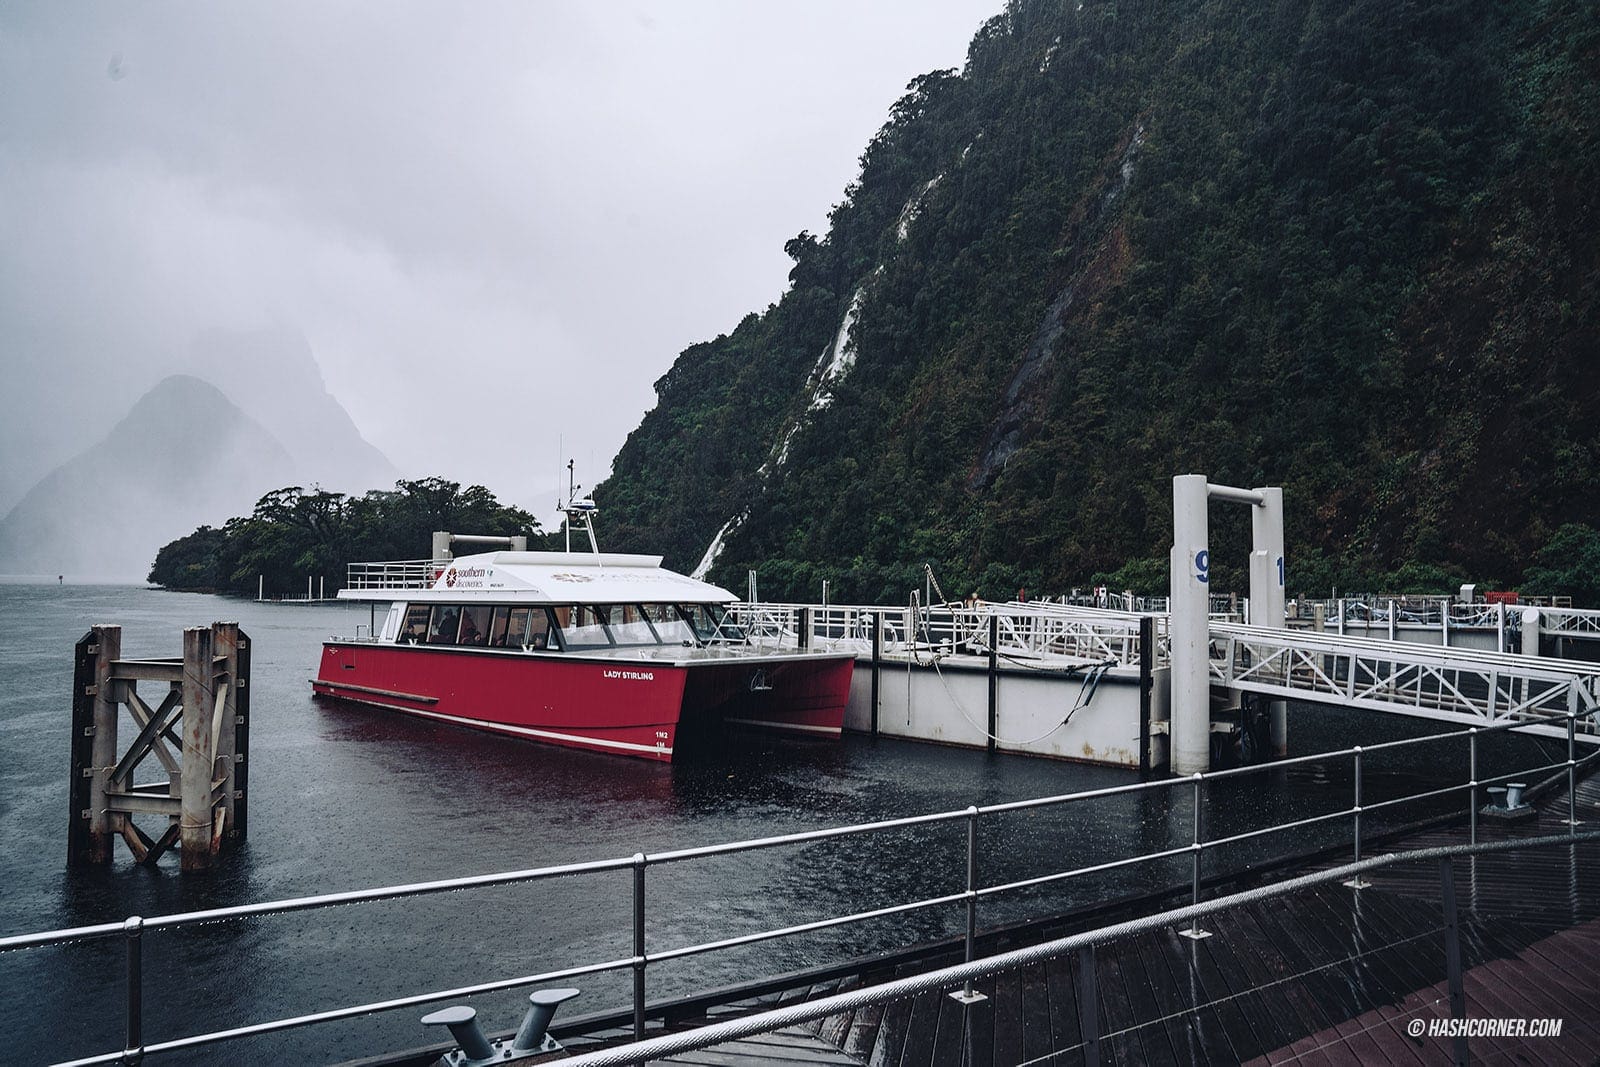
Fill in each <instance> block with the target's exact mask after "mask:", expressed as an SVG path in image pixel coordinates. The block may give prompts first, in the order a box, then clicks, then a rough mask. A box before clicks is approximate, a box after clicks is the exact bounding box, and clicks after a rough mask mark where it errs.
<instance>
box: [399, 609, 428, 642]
mask: <svg viewBox="0 0 1600 1067" xmlns="http://www.w3.org/2000/svg"><path fill="white" fill-rule="evenodd" d="M427 636H428V605H427V604H412V605H411V606H410V607H408V608H406V621H405V625H404V626H402V627H401V628H400V643H401V644H402V645H420V644H421V643H422V641H423V639H424V638H425V637H427Z"/></svg>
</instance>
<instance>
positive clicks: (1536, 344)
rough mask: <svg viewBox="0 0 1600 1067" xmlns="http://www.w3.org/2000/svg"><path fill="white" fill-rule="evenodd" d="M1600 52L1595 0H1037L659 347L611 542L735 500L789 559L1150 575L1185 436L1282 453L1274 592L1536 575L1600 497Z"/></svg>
mask: <svg viewBox="0 0 1600 1067" xmlns="http://www.w3.org/2000/svg"><path fill="white" fill-rule="evenodd" d="M1597 74H1600V18H1597V17H1596V9H1595V7H1594V5H1593V3H1592V2H1588V0H1543V2H1541V0H1527V2H1523V3H1516V4H1505V3H1500V2H1497V0H1341V2H1338V3H1333V2H1321V0H1282V2H1278V3H1271V4H1262V3H1258V2H1256V0H1117V2H1112V0H1082V2H1079V0H1066V2H1062V3H1058V2H1045V0H1016V2H1013V3H1012V4H1011V5H1010V7H1009V8H1008V9H1007V11H1006V12H1005V13H1004V14H1002V15H1000V16H998V17H996V18H995V19H993V20H991V21H990V22H988V23H987V24H985V25H984V26H983V27H982V28H981V29H980V30H979V31H978V33H977V35H976V37H975V38H974V39H973V42H972V45H971V48H970V51H969V54H968V60H967V63H966V66H965V68H964V69H963V70H962V71H960V72H959V73H958V72H955V71H941V72H934V73H931V74H928V75H926V76H924V77H921V78H918V79H917V80H916V81H914V82H913V83H912V84H911V85H910V86H909V88H908V92H907V93H906V95H905V96H904V98H902V99H901V100H900V102H899V103H898V104H897V105H896V106H895V108H894V110H893V112H892V113H891V114H890V116H889V117H888V121H887V123H886V124H885V125H884V127H883V128H882V130H881V131H880V132H879V133H878V135H877V136H876V137H875V138H874V139H873V141H872V142H871V144H869V145H868V146H867V148H866V151H865V153H864V154H863V156H862V159H861V174H860V177H859V179H858V181H857V182H856V183H854V184H853V185H851V186H850V187H849V188H848V189H847V190H845V194H844V199H843V200H842V201H841V202H840V203H839V204H838V205H837V206H836V207H835V209H834V210H833V212H832V214H831V216H830V226H829V231H828V233H827V234H826V235H820V236H818V235H810V234H806V233H802V234H800V235H799V236H798V237H796V238H794V239H793V240H792V241H790V242H789V243H788V245H787V246H786V250H787V251H788V253H789V254H790V256H791V257H792V258H793V259H794V268H793V271H792V272H791V274H790V282H791V284H790V288H789V290H788V291H787V292H785V293H784V294H782V297H781V299H780V300H778V302H777V303H776V304H774V305H772V306H770V307H768V308H767V309H766V310H765V311H764V312H760V313H755V314H751V315H749V316H747V317H746V318H745V319H744V321H742V322H740V323H739V324H738V325H737V326H736V327H735V328H734V329H733V330H732V332H731V333H729V334H727V335H724V336H721V337H718V338H716V339H715V340H711V341H707V342H705V343H702V344H697V345H695V346H693V347H691V348H689V349H687V350H686V351H685V352H684V353H683V354H682V355H681V356H680V357H679V359H678V360H677V362H676V364H675V365H674V366H673V367H672V369H671V370H670V371H669V372H668V373H667V374H666V375H665V376H664V377H663V378H662V379H661V380H660V381H659V382H657V383H656V390H657V393H658V396H659V401H658V404H657V406H656V407H655V408H654V409H653V410H652V411H650V412H649V413H648V414H647V415H646V416H645V418H644V421H643V423H642V424H641V425H640V427H639V428H638V430H636V431H635V432H634V433H633V435H632V436H631V437H630V438H629V439H628V442H627V444H626V445H625V446H624V448H623V450H622V452H621V453H620V455H619V456H618V457H617V460H616V463H615V465H614V474H613V476H612V477H611V478H610V479H609V480H607V481H606V482H605V483H604V484H603V485H602V486H600V487H599V488H598V489H597V491H596V497H597V499H598V501H599V502H600V504H601V506H602V507H603V508H604V509H605V513H606V516H607V520H606V524H605V529H606V533H607V542H608V547H611V548H616V549H640V550H643V549H654V550H656V551H661V550H663V549H664V550H665V551H666V552H667V555H668V563H669V565H673V566H677V567H681V568H685V569H687V568H692V567H694V566H695V564H696V562H697V561H698V560H700V559H701V557H702V554H704V553H705V552H706V550H707V548H708V546H709V545H711V544H712V542H713V540H714V539H715V538H717V536H718V534H719V531H722V533H723V536H722V539H721V548H720V553H719V554H717V555H716V558H715V563H714V565H713V567H712V569H711V576H712V578H713V579H720V580H722V581H723V582H724V583H725V584H729V585H733V586H735V587H736V588H742V585H743V577H742V576H743V574H744V571H745V569H746V568H749V567H757V568H758V569H759V571H760V574H761V577H762V583H763V588H762V592H763V593H764V594H766V595H770V596H778V595H802V594H804V595H814V593H815V590H816V583H817V581H818V580H820V579H823V578H828V579H831V580H832V581H833V583H834V588H835V589H836V590H838V593H839V595H840V596H842V597H849V598H852V599H857V600H869V599H874V598H878V597H893V598H894V599H899V598H901V597H902V596H903V595H904V591H905V590H906V589H907V588H908V587H910V586H911V585H913V584H915V585H920V584H921V582H920V579H919V578H917V577H916V573H917V568H918V567H920V565H921V563H922V562H923V561H929V562H932V563H933V564H934V566H935V567H936V569H937V572H938V573H939V575H940V576H941V578H945V579H946V581H945V585H946V591H947V592H951V593H952V595H955V593H954V590H955V589H960V590H961V592H962V593H965V592H967V591H970V589H971V588H976V589H979V590H980V591H982V592H984V593H985V594H986V595H995V594H1000V593H1009V592H1012V591H1014V590H1015V588H1016V587H1017V586H1019V585H1027V586H1029V587H1033V588H1038V587H1045V588H1061V587H1064V586H1069V585H1076V584H1083V583H1084V582H1085V581H1087V580H1088V579H1089V578H1090V576H1091V575H1093V574H1094V573H1095V572H1097V571H1106V570H1111V569H1113V568H1117V567H1121V566H1123V565H1124V564H1131V566H1130V567H1128V568H1127V569H1125V570H1124V572H1123V574H1122V575H1121V576H1119V577H1122V578H1125V579H1127V578H1130V577H1132V576H1135V575H1138V574H1140V573H1143V574H1144V575H1146V577H1147V580H1148V581H1154V582H1158V583H1159V582H1162V579H1161V578H1160V577H1159V576H1160V575H1161V574H1162V573H1163V567H1164V563H1163V562H1161V561H1164V558H1165V553H1166V546H1167V545H1168V544H1169V543H1170V539H1171V525H1170V522H1171V520H1170V485H1171V482H1170V479H1171V476H1172V475H1173V474H1177V473H1184V472H1190V471H1198V472H1204V473H1206V474H1208V475H1210V476H1211V478H1212V480H1214V481H1221V482H1227V483H1232V484H1237V485H1245V486H1250V485H1264V484H1276V485H1282V486H1283V487H1284V489H1285V503H1286V508H1287V513H1288V524H1289V531H1288V533H1289V543H1290V547H1289V552H1288V555H1289V568H1290V585H1291V587H1293V590H1292V591H1300V590H1302V589H1305V590H1317V589H1322V590H1326V589H1327V587H1328V586H1329V585H1331V584H1334V583H1338V584H1340V585H1342V586H1348V585H1349V584H1351V583H1362V582H1378V581H1382V580H1384V579H1385V577H1386V576H1392V572H1393V571H1394V569H1395V568H1397V567H1400V566H1401V565H1402V564H1407V565H1409V568H1410V571H1411V572H1412V573H1416V572H1418V571H1419V570H1420V571H1428V570H1430V569H1435V568H1443V569H1445V570H1447V571H1453V572H1460V573H1464V574H1470V575H1471V576H1473V577H1476V578H1480V579H1485V580H1493V579H1499V580H1508V581H1509V580H1516V579H1517V578H1518V577H1519V576H1520V575H1521V573H1522V570H1523V569H1524V567H1526V566H1527V565H1529V564H1530V563H1531V562H1532V560H1533V557H1534V554H1535V552H1536V551H1537V550H1538V549H1539V548H1540V547H1541V546H1543V545H1545V544H1546V543H1547V542H1549V541H1550V540H1551V538H1552V537H1553V536H1554V535H1555V533H1556V530H1557V528H1558V527H1560V526H1561V525H1562V524H1570V523H1579V524H1589V525H1600V467H1597V464H1596V459H1597V455H1600V361H1597V355H1600V353H1597V350H1596V349H1597V341H1596V338H1597V327H1600V315H1597V300H1596V295H1597V287H1600V232H1597V228H1600V217H1597V211H1596V206H1597V199H1600V88H1597V84H1600V83H1597ZM1213 529H1214V531H1215V532H1214V534H1213V541H1214V549H1215V551H1214V553H1213V555H1214V558H1216V559H1217V560H1218V565H1219V567H1220V568H1222V569H1221V578H1222V580H1224V581H1228V580H1230V578H1231V579H1232V580H1233V582H1234V584H1242V579H1241V576H1240V574H1239V568H1237V567H1236V568H1235V569H1234V571H1233V572H1232V574H1231V575H1230V573H1229V572H1228V570H1227V565H1228V564H1229V563H1230V562H1237V563H1239V564H1242V562H1243V557H1244V552H1245V551H1246V548H1245V544H1246V542H1247V539H1248V524H1247V520H1246V519H1245V518H1244V516H1243V515H1239V516H1229V515H1227V514H1226V513H1219V514H1218V515H1217V516H1215V517H1214V519H1213ZM1569 533H1570V531H1569ZM1140 561H1145V562H1144V563H1142V564H1141V562H1140Z"/></svg>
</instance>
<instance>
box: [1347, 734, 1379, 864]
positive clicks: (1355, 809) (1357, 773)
mask: <svg viewBox="0 0 1600 1067" xmlns="http://www.w3.org/2000/svg"><path fill="white" fill-rule="evenodd" d="M1350 754H1351V755H1352V756H1354V757H1355V770H1354V772H1353V775H1352V776H1353V778H1354V781H1355V802H1354V803H1353V804H1352V805H1351V815H1352V817H1353V818H1354V821H1355V826H1354V838H1355V852H1356V856H1355V862H1357V863H1360V862H1361V777H1362V775H1361V746H1360V745H1357V746H1355V748H1353V749H1351V752H1350ZM1344 884H1345V885H1347V886H1349V887H1350V888H1351V889H1365V888H1367V886H1369V885H1371V884H1372V883H1371V882H1369V881H1367V880H1366V879H1365V878H1363V877H1361V875H1360V874H1357V875H1356V876H1355V877H1354V878H1349V879H1346V880H1345V882H1344Z"/></svg>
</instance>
